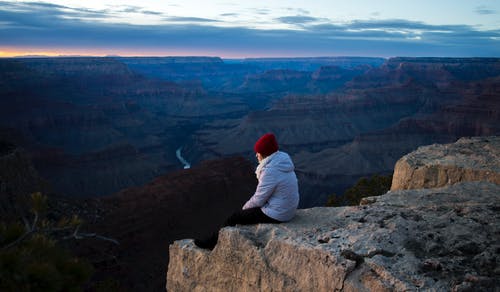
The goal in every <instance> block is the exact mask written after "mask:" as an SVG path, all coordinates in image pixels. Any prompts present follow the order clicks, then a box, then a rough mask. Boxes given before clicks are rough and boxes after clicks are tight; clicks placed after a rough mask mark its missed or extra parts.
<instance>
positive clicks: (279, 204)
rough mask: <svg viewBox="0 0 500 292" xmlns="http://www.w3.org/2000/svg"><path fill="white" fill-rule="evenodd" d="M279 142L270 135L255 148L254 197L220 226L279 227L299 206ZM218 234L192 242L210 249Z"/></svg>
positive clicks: (294, 180)
mask: <svg viewBox="0 0 500 292" xmlns="http://www.w3.org/2000/svg"><path fill="white" fill-rule="evenodd" d="M278 149H279V147H278V142H277V141H276V137H275V136H274V134H272V133H267V134H265V135H263V136H262V137H260V138H259V140H257V142H256V143H255V145H254V151H255V153H256V154H255V156H256V157H257V160H258V161H259V165H258V166H257V170H256V171H255V174H256V175H257V180H258V185H257V189H256V190H255V193H254V195H253V196H252V197H251V198H250V199H249V200H248V201H247V202H246V203H245V204H244V205H243V208H242V210H239V211H237V212H235V213H234V214H233V215H231V216H230V217H229V218H228V219H227V220H226V221H225V222H224V224H223V227H224V226H235V225H236V224H242V225H248V224H258V223H281V222H286V221H289V220H291V219H292V218H293V216H294V215H295V211H296V210H297V206H298V205H299V189H298V183H297V176H296V175H295V172H294V169H295V167H294V165H293V162H292V159H291V158H290V156H289V155H288V154H287V153H285V152H283V151H279V150H278ZM217 239H218V232H215V233H214V234H213V235H212V236H211V237H209V238H207V239H195V241H194V243H195V244H196V245H197V246H198V247H201V248H206V249H213V248H214V247H215V245H216V244H217Z"/></svg>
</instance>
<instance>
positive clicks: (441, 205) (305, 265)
mask: <svg viewBox="0 0 500 292" xmlns="http://www.w3.org/2000/svg"><path fill="white" fill-rule="evenodd" d="M498 141H499V139H498V138H494V137H490V138H487V139H485V138H480V139H472V140H467V141H466V140H461V141H460V142H458V143H456V144H454V145H434V146H430V147H428V148H421V149H419V150H418V151H417V152H415V153H412V154H410V155H413V156H412V157H415V158H418V159H417V160H418V162H416V163H414V164H413V165H414V168H415V169H416V168H419V167H422V166H424V165H429V164H432V163H434V164H435V165H434V166H433V167H427V169H430V170H431V171H430V172H429V173H427V174H426V177H432V176H431V174H433V173H434V174H438V173H440V171H439V169H440V168H441V167H443V165H444V164H443V162H444V161H446V164H445V165H447V166H449V165H457V167H458V166H463V165H471V164H472V165H473V164H474V163H473V162H470V160H473V161H480V160H481V159H483V158H488V157H489V158H488V159H487V160H488V163H485V164H484V165H482V166H480V167H479V168H481V169H483V168H485V167H487V168H489V170H488V173H490V174H491V173H494V175H496V176H498V175H499V171H498V167H499V160H498V159H491V157H490V156H489V155H492V154H491V153H497V154H495V155H498V152H499V149H500V147H499V144H498ZM465 142H467V143H465ZM480 144H481V145H483V146H482V147H479V148H475V146H478V145H480ZM472 145H475V146H472ZM471 147H472V148H471ZM488 147H489V148H490V149H491V151H489V152H485V151H478V152H476V150H477V149H485V148H488ZM444 149H446V150H447V151H444ZM467 149H472V150H473V151H472V152H471V151H468V150H467ZM426 151H427V152H426ZM440 151H441V153H442V154H441V155H438V154H439V152H440ZM426 153H427V155H426ZM417 154H418V155H417ZM483 154H484V155H485V156H484V157H482V158H478V157H480V156H481V155H483ZM403 159H404V158H403ZM403 159H402V160H403ZM485 161H486V160H485ZM415 169H413V172H414V173H415ZM436 169H437V170H438V171H436ZM406 177H407V179H409V180H411V179H413V177H412V176H411V175H407V176H406ZM397 179H398V178H396V180H397ZM465 180H466V179H465V178H464V179H463V180H462V181H458V182H456V183H453V184H451V183H450V185H447V186H445V187H440V188H427V187H426V185H425V183H424V184H423V185H421V186H419V188H417V189H411V190H395V187H393V190H392V191H390V192H388V193H387V194H385V195H383V196H380V197H370V198H366V199H364V200H363V202H362V205H360V206H354V207H342V208H312V209H304V210H299V212H298V214H297V216H296V217H295V218H294V219H293V220H292V221H291V222H288V223H284V224H279V225H277V224H260V225H253V226H238V227H229V228H224V229H222V231H221V233H220V237H219V242H218V244H217V246H216V247H215V249H214V250H213V251H208V250H202V249H199V248H197V247H195V246H194V244H193V242H192V240H190V239H185V240H180V241H176V242H175V243H174V244H173V245H171V246H170V262H169V267H168V274H167V288H168V291H236V290H237V291H256V290H260V291H392V290H397V291H407V290H411V291H412V290H420V289H423V290H431V291H497V290H498V287H500V281H499V280H498V279H499V278H500V277H499V276H500V266H499V262H500V256H499V253H500V244H499V242H500V227H499V226H500V224H499V223H500V213H499V210H500V197H499V194H500V185H498V184H495V183H492V182H487V181H481V180H482V179H481V178H479V179H474V180H475V181H473V182H470V181H465Z"/></svg>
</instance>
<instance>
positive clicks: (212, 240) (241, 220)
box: [194, 207, 281, 249]
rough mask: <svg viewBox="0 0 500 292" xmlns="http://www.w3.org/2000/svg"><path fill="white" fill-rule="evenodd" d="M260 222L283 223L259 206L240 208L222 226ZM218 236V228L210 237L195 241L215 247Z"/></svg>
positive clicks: (208, 247) (203, 245) (198, 244)
mask: <svg viewBox="0 0 500 292" xmlns="http://www.w3.org/2000/svg"><path fill="white" fill-rule="evenodd" d="M258 223H281V221H278V220H276V219H273V218H271V217H269V216H267V215H266V214H264V212H262V210H261V209H260V208H259V207H257V208H250V209H246V210H239V211H237V212H235V213H233V215H231V216H230V217H229V218H228V219H227V220H226V221H225V222H224V224H223V225H222V227H225V226H235V225H236V224H241V225H250V224H258ZM218 238H219V231H218V230H217V231H216V232H214V233H213V234H212V236H210V237H209V238H206V239H202V240H200V239H195V241H194V243H195V244H196V245H197V246H198V247H201V248H206V249H213V248H214V247H215V245H216V244H217V240H218Z"/></svg>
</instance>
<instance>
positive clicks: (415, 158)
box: [391, 137, 500, 190]
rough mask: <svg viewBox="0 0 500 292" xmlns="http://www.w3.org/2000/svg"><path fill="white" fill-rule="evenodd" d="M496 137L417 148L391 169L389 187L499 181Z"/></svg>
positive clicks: (499, 155)
mask: <svg viewBox="0 0 500 292" xmlns="http://www.w3.org/2000/svg"><path fill="white" fill-rule="evenodd" d="M499 161H500V137H481V138H462V139H460V140H458V141H457V142H456V143H453V144H445V145H439V144H435V145H430V146H424V147H420V148H418V150H417V151H414V152H412V153H410V154H408V155H405V156H404V157H402V158H401V159H400V160H399V161H398V162H397V163H396V167H395V169H394V177H393V181H392V186H391V190H404V189H418V188H434V187H442V186H446V185H452V184H455V183H457V182H463V181H489V182H493V183H496V184H500V164H499Z"/></svg>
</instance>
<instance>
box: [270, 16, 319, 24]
mask: <svg viewBox="0 0 500 292" xmlns="http://www.w3.org/2000/svg"><path fill="white" fill-rule="evenodd" d="M276 20H277V21H279V22H282V23H286V24H304V23H309V22H316V21H321V19H320V18H316V17H312V16H305V15H295V16H283V17H278V18H276Z"/></svg>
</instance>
